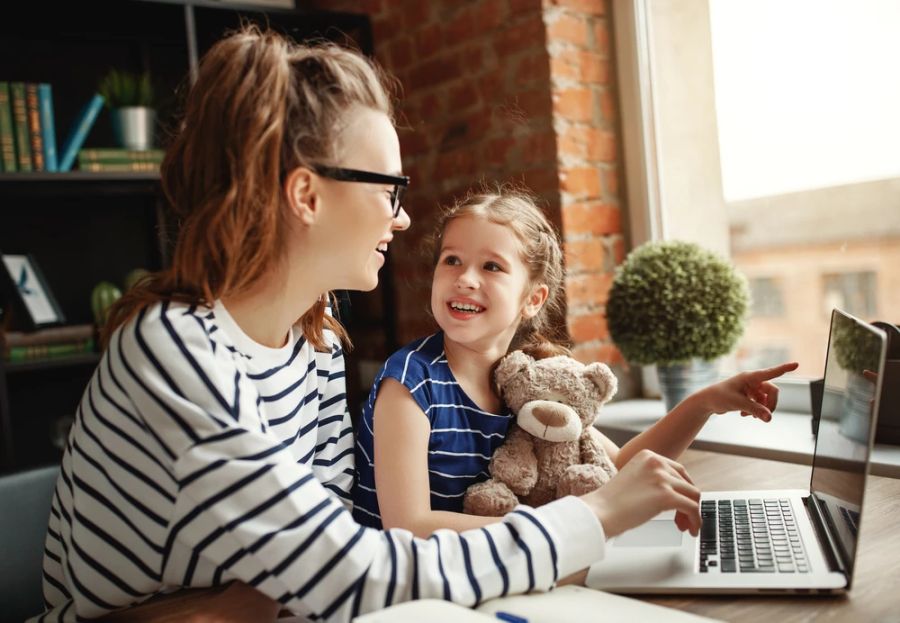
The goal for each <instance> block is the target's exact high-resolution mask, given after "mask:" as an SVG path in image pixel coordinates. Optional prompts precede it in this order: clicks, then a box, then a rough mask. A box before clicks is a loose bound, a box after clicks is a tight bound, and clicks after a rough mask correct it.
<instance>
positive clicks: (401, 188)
mask: <svg viewBox="0 0 900 623" xmlns="http://www.w3.org/2000/svg"><path fill="white" fill-rule="evenodd" d="M311 168H312V170H313V171H315V172H316V173H318V174H319V175H321V176H322V177H327V178H328V179H330V180H335V181H338V182H365V183H368V184H391V185H393V186H394V190H393V191H392V192H391V208H392V209H393V211H394V218H397V215H398V214H400V202H401V201H402V199H403V193H404V192H406V189H407V188H408V187H409V176H407V175H388V174H386V173H374V172H372V171H360V170H359V169H343V168H341V167H329V166H325V165H313V166H312V167H311Z"/></svg>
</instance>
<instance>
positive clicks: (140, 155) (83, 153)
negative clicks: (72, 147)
mask: <svg viewBox="0 0 900 623" xmlns="http://www.w3.org/2000/svg"><path fill="white" fill-rule="evenodd" d="M165 155H166V152H165V151H163V150H162V149H126V148H118V147H99V148H90V149H82V150H80V151H79V152H78V162H79V164H81V163H93V162H97V163H107V164H113V163H122V162H155V163H160V162H162V161H163V157H164V156H165Z"/></svg>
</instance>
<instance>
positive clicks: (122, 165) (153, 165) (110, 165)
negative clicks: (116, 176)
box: [78, 161, 159, 172]
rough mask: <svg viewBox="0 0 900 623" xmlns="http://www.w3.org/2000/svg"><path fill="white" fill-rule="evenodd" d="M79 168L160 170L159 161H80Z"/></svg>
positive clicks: (83, 169)
mask: <svg viewBox="0 0 900 623" xmlns="http://www.w3.org/2000/svg"><path fill="white" fill-rule="evenodd" d="M78 168H79V169H81V170H82V171H95V172H99V171H108V172H123V171H130V172H136V171H150V172H156V171H159V163H158V162H81V161H79V162H78Z"/></svg>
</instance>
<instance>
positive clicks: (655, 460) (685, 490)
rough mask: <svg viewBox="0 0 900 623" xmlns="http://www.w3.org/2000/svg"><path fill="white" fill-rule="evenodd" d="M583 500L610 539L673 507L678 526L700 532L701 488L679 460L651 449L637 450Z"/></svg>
mask: <svg viewBox="0 0 900 623" xmlns="http://www.w3.org/2000/svg"><path fill="white" fill-rule="evenodd" d="M581 499H582V500H584V501H585V502H586V503H587V504H588V506H590V507H591V508H592V509H593V510H594V512H595V513H596V514H597V518H598V519H599V520H600V523H601V524H602V525H603V531H604V532H605V533H606V536H607V538H609V537H614V536H616V535H617V534H621V533H622V532H625V531H626V530H629V529H631V528H634V527H636V526H639V525H641V524H642V523H644V522H645V521H648V520H650V519H652V518H653V517H655V516H656V515H658V514H659V513H661V512H663V511H667V510H673V509H674V510H675V511H676V514H675V524H676V525H677V526H678V528H679V529H681V530H689V531H690V533H691V534H692V535H694V536H696V535H697V534H698V533H699V532H700V490H699V489H698V488H697V487H695V486H694V483H693V482H692V481H691V477H690V476H689V475H688V473H687V470H685V469H684V467H683V466H682V465H681V464H680V463H677V462H675V461H673V460H672V459H669V458H666V457H664V456H661V455H659V454H656V453H655V452H653V451H651V450H641V451H640V452H638V453H637V454H636V455H635V456H634V457H633V458H632V459H631V460H630V461H628V463H627V464H626V465H625V466H624V467H623V468H622V470H621V471H620V472H619V473H618V474H616V475H615V476H613V478H612V480H610V481H609V482H608V483H606V484H605V485H603V486H602V487H600V488H599V489H597V490H596V491H593V492H591V493H588V494H587V495H584V496H582V498H581Z"/></svg>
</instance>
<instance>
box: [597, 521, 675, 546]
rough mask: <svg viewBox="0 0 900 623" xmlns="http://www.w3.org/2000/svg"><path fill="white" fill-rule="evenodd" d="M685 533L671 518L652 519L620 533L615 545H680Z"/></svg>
mask: <svg viewBox="0 0 900 623" xmlns="http://www.w3.org/2000/svg"><path fill="white" fill-rule="evenodd" d="M682 535H683V533H682V532H681V530H679V529H678V526H676V525H675V522H674V521H673V520H671V519H651V520H650V521H648V522H647V523H645V524H643V525H640V526H638V527H637V528H634V529H632V530H629V531H627V532H623V533H622V534H620V535H619V536H618V537H617V538H616V539H615V540H614V541H613V547H679V546H681V537H682Z"/></svg>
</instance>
